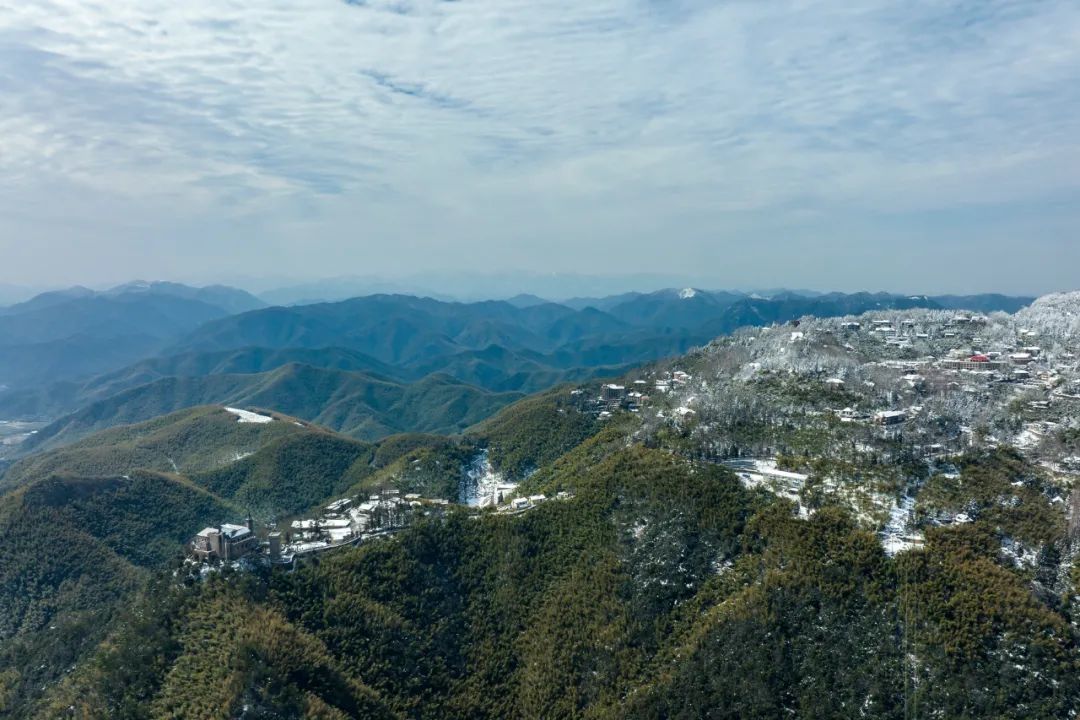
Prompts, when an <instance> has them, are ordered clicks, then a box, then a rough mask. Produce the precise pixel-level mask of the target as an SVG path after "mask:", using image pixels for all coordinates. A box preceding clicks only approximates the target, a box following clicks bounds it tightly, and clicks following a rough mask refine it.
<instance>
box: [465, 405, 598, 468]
mask: <svg viewBox="0 0 1080 720" xmlns="http://www.w3.org/2000/svg"><path fill="white" fill-rule="evenodd" d="M596 429H597V425H596V421H595V420H594V419H593V418H592V416H590V415H588V414H586V413H583V412H581V411H580V410H579V409H578V408H577V406H576V405H575V404H574V403H573V402H571V398H570V394H569V390H568V389H566V388H556V389H555V390H551V391H549V392H547V393H544V394H542V395H537V396H534V397H530V398H527V399H525V400H523V401H521V402H518V403H515V404H514V405H512V406H510V407H509V408H507V409H506V410H504V411H503V412H501V413H499V414H498V415H496V416H495V417H493V418H491V419H490V420H487V421H485V422H484V423H482V424H480V425H478V426H477V427H475V428H473V429H472V430H471V431H470V432H469V435H471V436H474V437H477V438H480V439H482V440H481V441H482V442H484V443H486V445H487V447H488V450H489V452H490V459H491V464H492V466H493V467H494V468H495V470H497V471H498V472H502V473H505V474H506V475H507V476H508V477H511V478H519V479H520V478H525V477H528V476H529V475H530V474H531V473H533V472H535V471H536V470H538V469H539V468H541V467H542V466H544V465H546V464H548V463H550V462H553V461H554V460H556V459H558V458H559V457H561V456H562V455H564V454H565V453H567V452H568V451H569V450H571V449H572V448H574V447H576V446H577V445H578V444H580V443H581V442H583V441H584V440H585V439H586V438H588V437H589V436H591V435H592V434H593V433H594V432H595V431H596Z"/></svg>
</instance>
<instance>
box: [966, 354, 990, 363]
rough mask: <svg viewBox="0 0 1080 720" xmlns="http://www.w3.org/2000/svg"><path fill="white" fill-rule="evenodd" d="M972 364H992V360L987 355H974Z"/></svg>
mask: <svg viewBox="0 0 1080 720" xmlns="http://www.w3.org/2000/svg"><path fill="white" fill-rule="evenodd" d="M971 362H990V358H988V357H986V356H985V355H972V356H971Z"/></svg>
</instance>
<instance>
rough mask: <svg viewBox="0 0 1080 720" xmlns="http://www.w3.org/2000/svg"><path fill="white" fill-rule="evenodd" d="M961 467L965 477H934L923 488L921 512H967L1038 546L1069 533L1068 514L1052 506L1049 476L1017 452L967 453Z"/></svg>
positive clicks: (996, 529) (991, 526) (1005, 533)
mask: <svg viewBox="0 0 1080 720" xmlns="http://www.w3.org/2000/svg"><path fill="white" fill-rule="evenodd" d="M959 469H960V474H959V477H954V478H950V477H946V476H945V475H935V476H934V477H932V478H930V480H929V481H928V482H927V484H926V487H924V488H923V489H922V491H921V492H920V493H919V501H918V510H919V512H920V514H922V515H923V516H933V515H934V514H936V513H951V514H957V513H961V512H963V513H966V514H967V515H968V516H969V517H971V519H973V520H977V521H978V522H980V523H984V524H985V525H986V526H987V527H989V528H991V529H993V530H994V531H995V532H997V533H999V534H1001V535H1004V536H1006V537H1009V538H1012V539H1015V540H1019V541H1022V542H1024V543H1028V544H1030V545H1032V546H1035V547H1038V546H1040V545H1043V544H1045V543H1053V542H1055V541H1056V540H1057V539H1058V538H1060V537H1061V536H1062V534H1063V533H1064V530H1065V518H1064V516H1063V515H1062V513H1061V512H1059V511H1057V510H1055V508H1053V507H1052V506H1051V504H1050V498H1049V497H1047V492H1048V485H1047V483H1046V480H1045V478H1044V477H1043V476H1042V473H1041V472H1040V471H1039V470H1038V469H1037V468H1034V467H1032V465H1031V464H1030V463H1028V462H1026V461H1025V460H1024V459H1023V458H1022V457H1021V456H1020V455H1019V454H1018V453H1016V451H1014V450H1005V449H999V450H995V451H992V452H987V453H983V454H981V455H968V456H964V457H963V458H961V459H960V462H959Z"/></svg>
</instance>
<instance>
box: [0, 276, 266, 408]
mask: <svg viewBox="0 0 1080 720" xmlns="http://www.w3.org/2000/svg"><path fill="white" fill-rule="evenodd" d="M262 306H263V305H262V303H261V302H260V301H259V300H257V299H256V298H254V297H252V296H251V295H249V294H247V293H244V292H243V291H240V290H235V289H232V288H226V287H208V288H190V287H187V286H184V285H177V284H175V283H135V284H131V285H125V286H120V287H118V288H114V289H112V290H109V291H105V292H95V291H93V290H88V289H87V288H71V289H68V290H62V291H55V292H49V293H44V294H42V295H38V296H37V297H35V298H33V299H31V300H28V301H26V302H24V303H21V304H19V305H14V306H12V307H9V308H6V309H4V310H2V311H0V386H7V387H8V388H10V389H14V390H18V389H21V388H26V387H32V386H37V385H42V384H46V383H51V382H57V381H61V380H68V379H74V378H78V377H85V376H89V375H94V374H98V373H101V372H104V371H107V370H111V369H115V368H118V367H122V366H124V365H127V364H129V363H131V362H133V361H135V360H138V359H140V358H143V357H147V356H150V355H154V354H156V353H157V352H158V351H160V350H161V349H162V348H164V347H166V346H167V345H168V344H170V343H171V342H173V341H174V340H175V339H176V338H177V337H180V336H183V335H185V334H186V333H189V332H191V331H192V330H194V329H195V328H196V327H198V326H199V325H201V324H203V323H205V322H208V321H210V320H217V319H219V318H223V317H226V316H228V315H230V314H233V313H234V312H240V311H242V310H247V309H253V308H256V307H262Z"/></svg>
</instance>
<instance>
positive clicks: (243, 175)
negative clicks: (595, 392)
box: [0, 0, 1080, 292]
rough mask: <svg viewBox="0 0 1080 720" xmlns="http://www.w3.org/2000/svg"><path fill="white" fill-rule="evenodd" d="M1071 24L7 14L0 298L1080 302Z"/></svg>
mask: <svg viewBox="0 0 1080 720" xmlns="http://www.w3.org/2000/svg"><path fill="white" fill-rule="evenodd" d="M1078 233H1080V3H1077V2H1076V1H1075V0H1044V1H1022V0H1016V1H1004V0H984V1H981V2H972V1H965V2H949V1H947V0H861V1H860V2H858V3H850V2H838V1H832V0H829V1H825V0H790V1H787V0H782V1H775V2H773V1H770V0H731V1H729V2H698V1H697V0H667V1H661V0H593V1H592V2H588V3H572V2H549V1H546V0H530V1H528V2H526V1H525V0H484V1H479V0H455V1H446V0H442V1H432V0H392V1H388V0H366V1H361V0H356V1H355V2H342V1H341V0H312V1H310V2H303V3H301V2H283V1H279V0H249V1H247V2H233V1H232V0H214V1H213V2H209V1H208V0H187V1H185V2H181V3H177V2H159V1H158V0H111V1H110V2H105V1H104V0H102V1H100V2H74V1H68V0H54V1H52V2H50V1H46V0H28V1H24V2H20V3H13V2H10V0H0V282H8V283H26V284H41V283H48V284H52V283H71V282H84V283H101V282H110V281H121V280H124V279H128V278H130V277H134V276H140V277H154V278H159V277H160V278H170V279H181V280H196V281H200V280H201V281H209V280H223V279H224V280H227V279H229V278H230V277H234V276H237V275H241V274H242V275H244V276H248V277H257V276H260V275H266V276H271V275H272V276H275V277H285V276H290V277H296V278H314V277H319V276H332V275H343V274H365V275H367V274H383V275H387V276H400V275H406V274H411V273H415V272H430V271H447V270H449V271H455V270H461V271H471V270H477V271H480V272H485V273H488V272H500V271H523V270H524V271H533V272H581V273H600V274H605V273H611V274H618V273H641V272H653V273H665V274H668V275H672V276H680V275H685V276H687V277H693V278H695V279H701V278H705V279H712V280H713V282H712V284H713V285H714V286H716V287H723V286H729V287H734V286H738V287H753V286H762V287H776V286H781V285H787V286H798V287H816V288H823V289H857V288H871V289H889V290H901V291H926V292H940V291H957V292H967V291H976V290H1002V291H1009V292H1043V291H1049V290H1054V289H1067V288H1075V287H1077V286H1080V273H1078V272H1077V270H1076V268H1078V267H1080V238H1078Z"/></svg>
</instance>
